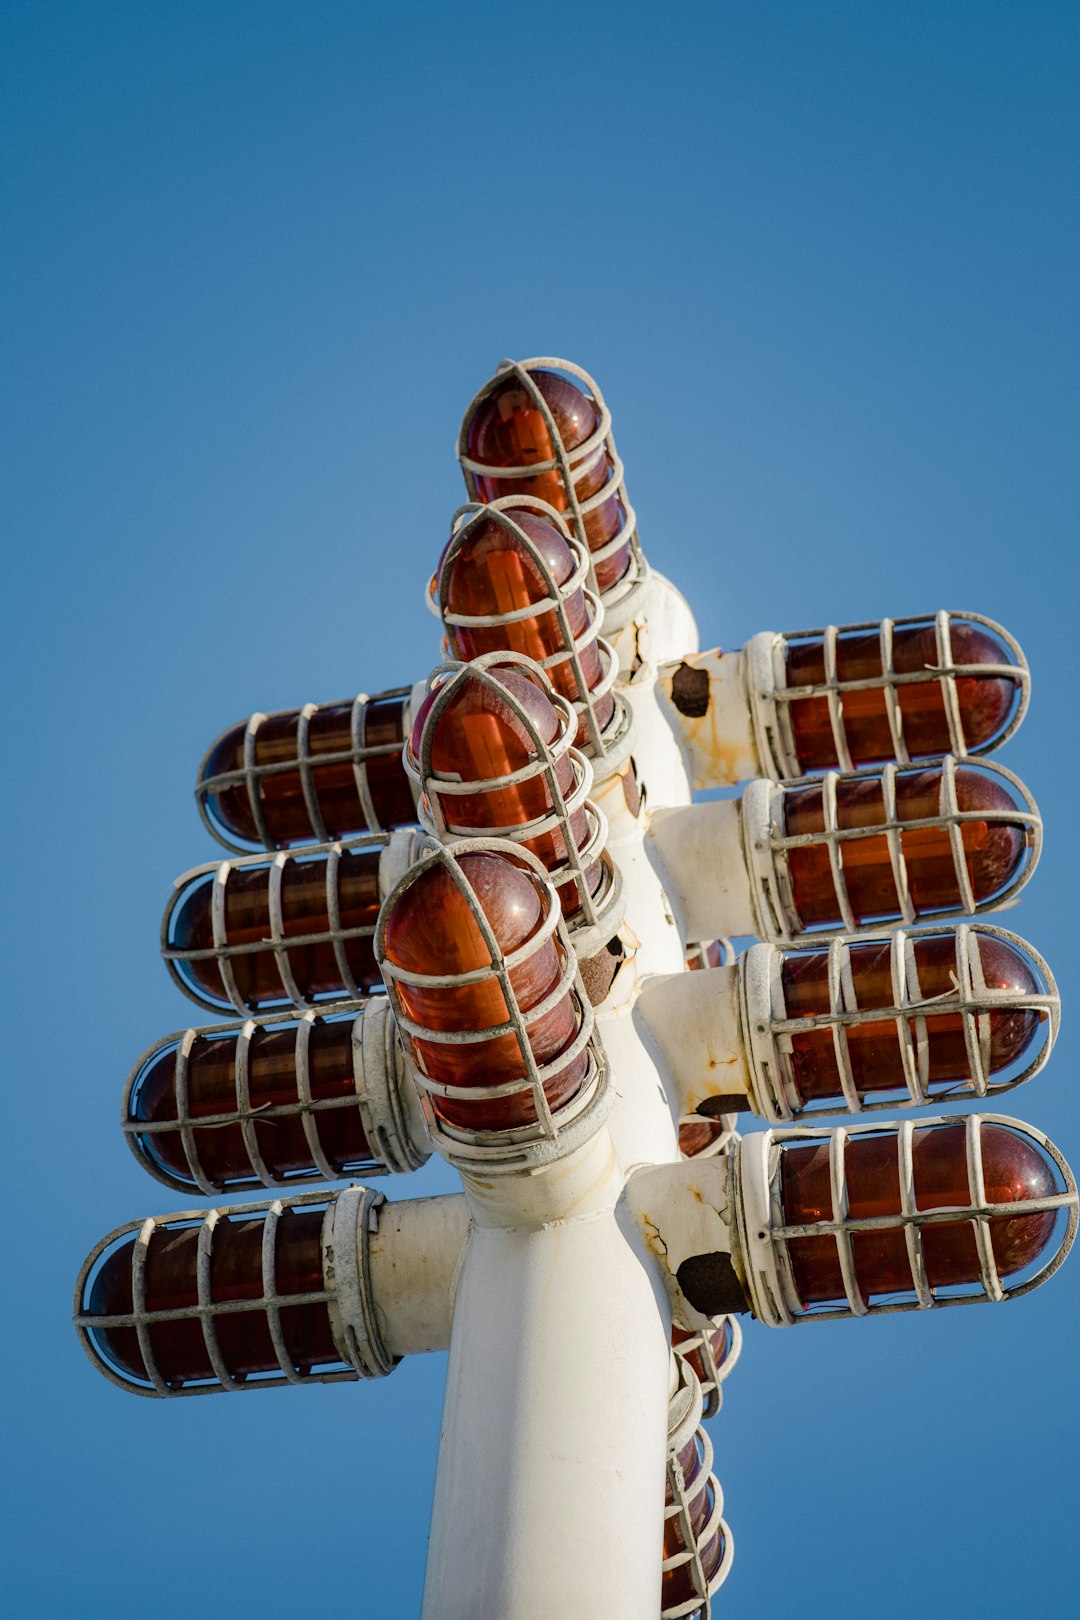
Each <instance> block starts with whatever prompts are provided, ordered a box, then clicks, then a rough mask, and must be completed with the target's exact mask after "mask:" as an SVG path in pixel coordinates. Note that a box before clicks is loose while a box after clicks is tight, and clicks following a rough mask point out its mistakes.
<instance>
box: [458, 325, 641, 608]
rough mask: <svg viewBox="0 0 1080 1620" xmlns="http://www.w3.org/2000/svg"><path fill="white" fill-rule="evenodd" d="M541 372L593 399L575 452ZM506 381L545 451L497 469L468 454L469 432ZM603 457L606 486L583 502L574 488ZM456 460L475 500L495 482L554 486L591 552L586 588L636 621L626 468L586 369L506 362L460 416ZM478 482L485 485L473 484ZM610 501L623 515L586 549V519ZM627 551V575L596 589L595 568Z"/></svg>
mask: <svg viewBox="0 0 1080 1620" xmlns="http://www.w3.org/2000/svg"><path fill="white" fill-rule="evenodd" d="M538 371H540V372H556V373H561V374H562V375H563V376H565V377H568V378H569V379H570V380H571V381H572V382H574V383H575V384H584V391H585V393H586V394H587V396H588V397H589V398H590V399H591V402H592V404H593V407H594V409H595V411H596V414H597V417H598V423H597V426H596V428H595V429H594V430H593V432H592V433H590V434H589V436H588V437H587V438H586V439H584V440H583V441H582V442H581V444H579V445H575V446H573V447H568V446H567V445H566V444H564V442H563V439H562V435H561V433H560V431H559V428H558V425H557V423H556V420H555V416H554V414H553V412H552V409H551V407H550V405H549V404H548V402H547V400H546V399H545V398H544V395H543V393H542V391H541V389H540V387H539V386H538V385H537V382H536V379H535V376H534V373H535V372H538ZM510 381H513V382H514V383H516V384H517V386H518V387H519V388H520V389H521V391H522V392H523V393H524V395H525V396H526V397H527V398H528V400H529V402H530V405H531V408H532V409H533V410H534V411H536V412H537V413H538V415H539V417H540V419H541V421H542V422H543V424H544V426H545V428H546V435H547V439H548V443H549V445H550V454H549V455H547V456H544V457H538V458H537V459H536V460H534V461H529V462H525V463H522V464H520V465H517V466H497V465H494V464H492V463H488V462H483V461H478V460H476V459H475V458H474V457H473V456H472V455H471V454H470V450H469V434H470V428H471V426H472V423H473V420H474V418H475V416H476V414H477V412H478V411H479V410H480V408H481V407H482V406H483V405H484V404H485V403H486V402H487V400H488V399H489V398H490V396H491V395H492V394H494V393H495V392H496V391H498V390H501V389H503V388H504V386H505V385H506V384H507V383H508V382H510ZM605 453H606V456H607V458H608V461H609V463H610V468H611V471H610V475H609V477H608V480H607V482H606V483H604V484H603V485H602V487H601V488H600V489H599V490H597V491H596V492H595V494H592V495H590V496H588V497H585V498H582V497H581V495H580V494H579V492H578V487H577V486H578V485H579V484H580V483H582V481H583V479H582V474H583V473H586V472H588V471H589V470H590V469H591V468H592V466H593V464H594V462H595V461H596V459H597V457H598V456H599V455H601V454H605ZM457 457H458V461H459V462H460V464H461V470H462V472H463V474H464V476H465V485H466V488H467V489H468V491H469V494H470V496H472V497H473V499H479V500H483V499H484V498H485V496H486V495H487V494H488V493H489V492H490V491H489V490H488V489H486V488H485V485H489V486H491V487H492V488H496V487H497V486H498V485H499V484H507V483H510V482H513V483H524V482H526V481H531V480H535V479H541V480H543V479H545V478H550V479H551V480H552V483H553V486H554V488H553V491H552V492H553V493H554V489H555V488H557V490H558V497H557V498H558V500H559V503H560V506H561V509H562V510H563V511H564V512H565V514H566V519H567V523H568V525H569V527H570V528H571V529H572V531H573V532H574V534H575V535H576V536H577V538H578V539H579V540H580V541H581V543H582V545H583V546H585V547H586V549H588V550H589V562H590V573H591V579H590V584H591V586H592V588H593V589H594V590H595V591H596V593H597V594H598V595H599V596H600V597H601V599H602V601H603V603H604V607H605V610H606V612H607V615H608V617H609V619H610V620H611V621H612V622H613V623H615V622H617V623H618V624H619V625H622V624H625V623H626V622H627V620H628V619H630V618H632V617H633V615H634V613H635V612H636V611H638V608H639V607H640V605H641V602H642V600H643V596H644V588H645V584H646V581H647V578H648V568H647V566H646V563H645V558H644V556H643V554H642V550H641V543H640V541H639V539H638V532H637V519H636V515H635V513H634V509H633V507H632V506H631V504H630V501H629V499H628V498H627V494H626V480H625V472H624V469H623V464H622V461H621V459H620V457H619V454H618V452H617V450H616V449H615V440H614V437H613V435H612V431H611V412H610V410H609V409H608V407H607V404H606V403H605V401H604V397H603V395H602V394H601V392H600V389H599V388H598V386H597V384H596V382H595V380H594V379H593V378H592V377H590V375H589V373H588V372H587V371H584V370H583V369H582V368H581V367H580V366H575V365H573V364H572V363H571V362H570V361H569V360H560V359H556V358H554V357H551V356H536V357H533V358H531V359H528V360H503V361H502V362H501V363H500V365H499V368H498V370H497V371H496V372H495V375H494V376H493V377H491V378H489V380H488V381H487V382H486V383H485V384H484V386H483V388H481V389H480V391H479V393H478V394H476V395H475V396H474V398H473V399H472V400H471V402H470V404H469V405H468V407H467V409H466V411H465V415H464V418H463V419H462V424H461V430H460V432H459V434H458V443H457ZM552 475H553V477H552ZM479 480H483V481H484V482H483V483H481V482H478V481H479ZM526 493H529V491H526ZM533 493H539V491H533ZM613 499H614V500H618V501H619V502H620V503H621V508H622V512H623V519H622V522H621V524H620V527H619V529H618V532H617V533H616V534H614V535H612V536H611V538H610V539H607V540H605V541H604V543H603V544H601V545H598V546H597V547H596V548H595V549H591V548H590V537H589V533H588V522H589V519H590V518H591V517H592V516H593V514H594V513H597V512H598V511H599V509H600V508H601V507H603V506H604V505H605V504H606V503H607V502H609V501H611V500H613ZM624 549H625V550H626V551H627V552H628V562H627V567H626V569H625V571H624V572H623V573H622V575H621V576H620V577H619V578H618V579H616V580H614V581H613V582H612V583H611V584H610V585H608V586H606V588H605V589H603V590H599V589H598V588H597V584H596V576H597V570H598V569H601V570H603V566H604V564H607V563H610V562H611V561H612V560H613V559H615V558H617V557H618V555H619V553H620V552H622V551H623V550H624Z"/></svg>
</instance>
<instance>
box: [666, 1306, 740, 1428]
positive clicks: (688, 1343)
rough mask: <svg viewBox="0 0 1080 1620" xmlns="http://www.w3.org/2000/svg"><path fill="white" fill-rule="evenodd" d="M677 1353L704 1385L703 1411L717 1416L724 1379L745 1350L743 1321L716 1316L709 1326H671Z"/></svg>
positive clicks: (702, 1396)
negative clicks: (743, 1348) (743, 1345)
mask: <svg viewBox="0 0 1080 1620" xmlns="http://www.w3.org/2000/svg"><path fill="white" fill-rule="evenodd" d="M671 1342H672V1346H673V1348H674V1350H675V1353H676V1355H677V1356H681V1357H682V1358H683V1359H684V1360H685V1361H687V1362H689V1364H690V1367H691V1370H692V1371H693V1373H694V1375H695V1376H696V1378H697V1381H698V1383H699V1384H700V1385H701V1399H702V1415H703V1416H704V1417H706V1418H711V1417H715V1416H716V1414H717V1412H719V1410H720V1407H721V1404H722V1400H723V1388H722V1386H723V1383H724V1380H725V1379H726V1378H727V1377H728V1375H729V1374H730V1373H731V1371H732V1369H733V1368H734V1366H735V1363H736V1362H737V1361H738V1359H739V1356H740V1355H741V1354H742V1344H743V1334H742V1325H741V1323H740V1322H739V1318H738V1317H737V1316H730V1315H727V1316H716V1317H713V1318H712V1320H711V1322H710V1325H709V1326H708V1327H707V1328H706V1327H703V1328H684V1327H680V1326H679V1325H678V1324H676V1325H675V1326H674V1327H673V1328H672V1335H671Z"/></svg>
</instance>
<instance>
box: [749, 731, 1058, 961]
mask: <svg viewBox="0 0 1080 1620" xmlns="http://www.w3.org/2000/svg"><path fill="white" fill-rule="evenodd" d="M976 785H978V788H977V787H976ZM961 792H963V795H964V796H965V797H968V798H971V797H976V798H977V797H979V796H982V797H987V798H989V799H991V800H992V799H993V798H995V797H997V798H998V799H999V800H1000V801H1001V802H1000V803H999V804H994V803H992V802H988V803H986V804H984V805H973V806H971V807H968V808H962V807H961V803H960V797H961ZM870 797H872V798H873V799H874V800H876V804H874V805H873V806H871V807H870V808H868V807H867V805H868V802H869V798H870ZM920 798H921V799H924V800H926V801H927V802H930V801H932V802H933V812H932V813H931V814H928V815H927V814H913V813H911V806H912V805H913V804H914V803H917V802H918V801H919V800H920ZM860 799H861V800H862V801H863V802H862V803H861V804H860V803H859V802H858V801H859V800H860ZM905 801H907V802H905ZM796 806H798V807H801V808H800V810H799V813H802V814H805V815H806V818H807V819H809V820H813V821H817V822H818V823H819V826H818V827H816V828H813V829H811V830H806V831H801V832H789V831H788V830H787V824H788V818H789V814H790V813H791V809H792V808H793V807H796ZM740 822H741V826H742V837H743V849H744V856H745V861H746V868H747V871H748V873H749V875H750V880H751V886H752V889H753V904H754V910H755V913H756V921H757V930H756V931H757V933H758V935H759V937H760V938H761V939H763V940H774V941H791V940H796V939H799V938H801V937H812V938H815V939H821V938H827V937H828V936H829V935H830V934H839V933H843V934H848V935H862V934H866V933H868V932H872V931H874V930H880V928H881V927H882V925H883V924H887V923H890V922H893V921H895V922H898V923H902V924H904V925H905V926H910V925H912V924H913V923H915V922H918V921H920V920H922V919H923V918H934V917H949V916H958V915H968V916H980V915H982V914H984V913H986V912H989V911H995V910H999V909H1001V908H1002V907H1004V906H1008V905H1009V904H1011V902H1012V901H1013V899H1014V898H1015V896H1016V895H1017V894H1018V893H1019V891H1020V890H1021V889H1022V888H1023V886H1024V884H1025V883H1027V882H1028V880H1029V879H1030V877H1031V875H1032V873H1033V872H1034V870H1035V867H1036V864H1037V863H1038V859H1039V855H1040V853H1041V850H1042V817H1041V816H1040V815H1039V811H1038V809H1037V807H1036V805H1035V801H1034V800H1033V799H1032V797H1031V795H1030V793H1029V792H1028V790H1027V788H1026V787H1025V786H1024V784H1023V783H1022V782H1021V781H1020V779H1019V777H1017V776H1014V775H1013V773H1012V772H1011V771H1009V770H1007V769H1006V768H1005V767H1004V766H1003V765H999V764H996V763H994V764H991V763H989V762H987V761H981V760H980V761H969V762H966V763H961V762H958V761H957V760H956V759H954V758H953V757H952V756H951V755H945V756H944V757H943V758H941V759H938V760H927V761H921V762H920V763H919V764H917V765H908V766H898V765H895V764H893V765H884V766H880V767H878V766H875V767H872V768H868V769H866V770H860V771H850V772H843V773H842V772H837V771H827V772H825V774H824V775H823V776H821V777H817V778H805V777H798V778H795V779H793V780H788V781H781V782H773V781H771V780H769V779H767V778H759V779H758V780H756V781H753V782H751V783H749V784H748V785H747V788H746V790H745V792H744V794H743V797H742V800H741V806H740ZM997 828H1001V829H1006V830H1010V829H1011V830H1012V832H1013V833H1014V834H1015V835H1016V838H1017V843H1016V848H1015V850H1014V851H1013V852H1012V857H1013V858H1011V861H1010V870H1008V871H1007V872H1005V874H1004V875H1003V877H1002V879H1001V880H1000V881H998V880H997V879H996V878H995V880H994V882H993V884H992V887H991V890H990V892H989V893H987V894H985V895H980V894H979V892H978V890H977V887H976V883H975V880H974V878H973V875H972V868H973V865H974V862H973V863H972V865H969V857H968V850H967V847H966V845H965V830H966V829H970V836H971V838H972V841H973V844H974V843H975V842H976V841H978V840H979V839H982V840H983V841H984V842H985V841H987V840H990V839H992V838H993V835H994V829H997ZM941 834H944V836H945V838H946V839H947V841H948V849H947V852H946V855H947V859H948V872H947V873H946V874H945V877H944V882H943V884H942V879H941V876H940V874H939V876H938V878H937V879H935V880H934V881H933V882H928V881H926V880H925V879H924V878H923V876H922V874H921V872H920V863H926V862H928V861H929V860H940V859H943V858H945V857H944V856H943V853H942V851H941V849H940V848H939V844H940V837H937V836H935V835H941ZM875 841H876V844H875ZM871 866H876V867H878V868H879V869H880V870H881V871H882V872H887V874H888V880H887V892H885V893H884V899H883V901H882V900H881V899H878V898H871V900H870V901H869V902H864V901H862V900H861V899H860V898H859V896H858V894H856V893H853V891H854V890H856V889H857V888H858V887H859V885H860V882H861V881H863V880H864V874H865V872H866V870H867V869H868V868H869V867H871ZM860 868H862V872H860ZM823 882H824V886H825V892H824V893H823V894H822V895H821V896H820V897H819V898H818V897H815V898H814V901H813V903H814V904H815V905H816V907H817V909H818V910H819V912H821V911H823V912H824V915H819V916H817V917H815V916H810V917H807V916H805V915H804V913H806V912H807V911H808V910H809V909H810V908H809V906H808V902H807V900H806V898H805V896H806V894H807V893H810V894H811V896H813V895H814V890H815V889H816V888H820V887H821V885H822V883H823ZM939 886H940V892H938V891H939ZM920 888H922V889H923V890H932V891H933V892H932V893H930V894H929V896H925V895H924V897H923V898H921V899H920V898H917V897H916V896H917V892H918V890H919V889H920ZM800 891H802V894H800Z"/></svg>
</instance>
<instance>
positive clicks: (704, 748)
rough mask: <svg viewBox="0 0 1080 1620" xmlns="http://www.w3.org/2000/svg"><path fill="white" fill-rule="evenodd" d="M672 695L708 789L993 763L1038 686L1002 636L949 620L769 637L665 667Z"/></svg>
mask: <svg viewBox="0 0 1080 1620" xmlns="http://www.w3.org/2000/svg"><path fill="white" fill-rule="evenodd" d="M660 685H661V690H662V691H663V693H664V695H665V697H666V700H667V703H668V705H669V712H670V713H671V716H672V720H673V723H674V725H675V728H676V731H677V733H678V734H679V735H680V736H681V738H682V740H683V743H684V746H685V747H686V750H687V754H688V758H689V763H690V767H691V774H692V776H693V778H694V785H695V786H696V787H703V788H704V787H714V786H716V785H718V784H721V783H734V782H737V781H741V780H743V779H745V778H748V777H752V776H773V777H778V778H786V777H796V776H805V775H807V774H809V773H810V772H812V771H820V770H829V769H832V768H839V769H840V770H843V771H852V770H855V769H857V768H859V767H861V766H864V765H873V764H885V763H888V762H890V761H892V762H894V763H897V764H901V765H906V764H909V763H910V762H911V761H912V760H918V759H927V758H934V757H937V756H940V755H942V754H953V755H955V756H956V757H957V758H958V759H962V758H965V757H967V756H969V755H981V754H985V753H988V752H989V751H990V750H991V749H994V748H1000V746H1001V745H1002V743H1004V742H1006V741H1007V740H1008V739H1009V738H1010V737H1011V736H1012V735H1013V733H1014V732H1015V730H1016V728H1017V726H1019V724H1020V722H1021V720H1022V719H1023V717H1024V714H1025V712H1026V709H1027V704H1028V696H1029V690H1030V677H1029V675H1028V667H1027V661H1026V660H1025V658H1024V655H1023V653H1022V652H1021V650H1020V648H1019V646H1018V645H1017V643H1016V642H1015V641H1014V639H1013V637H1012V636H1011V635H1010V634H1009V632H1008V631H1007V630H1004V629H1003V628H1002V627H1001V625H999V624H996V623H995V622H994V621H993V620H992V619H985V618H983V617H982V616H981V615H979V614H977V613H947V612H940V613H936V614H926V615H923V616H921V617H914V618H908V619H882V620H881V621H880V622H878V623H868V624H845V625H841V626H839V627H837V626H836V625H830V626H829V627H828V628H827V629H824V630H801V631H795V632H791V631H789V632H786V633H784V634H782V635H779V634H775V633H774V632H772V631H763V632H762V633H761V634H760V635H756V636H754V637H752V639H751V640H750V641H749V642H747V644H746V646H745V647H743V648H742V649H741V650H740V651H736V652H722V651H720V649H719V648H717V649H715V650H712V651H709V652H704V653H697V654H689V655H687V656H686V657H685V658H682V659H679V660H676V661H674V662H672V663H670V664H667V665H665V667H664V668H663V669H662V670H661V672H660Z"/></svg>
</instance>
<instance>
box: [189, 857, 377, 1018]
mask: <svg viewBox="0 0 1080 1620" xmlns="http://www.w3.org/2000/svg"><path fill="white" fill-rule="evenodd" d="M336 881H337V894H338V909H339V922H340V927H341V928H342V929H343V930H345V929H352V928H362V929H365V930H367V932H366V933H363V934H356V935H353V936H352V937H351V938H345V939H343V940H341V941H340V948H341V950H342V951H343V952H344V955H345V958H346V961H347V962H348V964H349V967H350V968H351V970H352V973H353V976H354V979H355V982H356V985H357V988H358V989H361V990H371V989H374V987H375V986H376V985H378V984H381V982H382V981H381V979H380V976H379V970H378V968H377V967H376V965H375V957H374V953H373V950H372V935H373V934H374V931H375V921H376V919H377V917H378V914H379V898H380V897H379V851H378V850H377V849H375V850H345V851H344V852H343V853H342V855H341V857H340V860H339V863H338V870H337V880H336ZM215 882H216V877H215V874H214V873H212V872H210V873H206V874H205V875H203V876H201V877H200V878H199V879H197V880H196V881H195V882H194V884H193V886H192V887H191V889H189V891H188V892H187V894H186V895H185V896H184V897H183V899H182V900H181V901H180V903H179V905H178V906H177V908H176V911H175V912H174V914H173V917H172V931H171V940H170V944H171V946H172V948H173V949H175V950H178V951H180V952H185V951H204V950H211V949H212V948H213V944H214V929H213V917H212V909H211V908H212V899H213V889H214V884H215ZM326 882H327V858H326V857H325V856H320V857H318V858H317V859H314V860H304V861H300V860H295V861H289V862H288V864H287V865H286V866H285V868H284V870H283V872H282V892H281V910H282V929H283V933H284V936H285V938H286V939H287V940H289V939H295V938H297V937H299V936H303V935H315V936H324V937H321V938H320V937H316V938H315V939H314V940H312V941H311V942H309V943H307V944H304V945H295V944H292V945H289V946H288V960H289V966H290V968H291V970H292V974H293V977H294V979H295V982H296V987H297V990H298V991H299V993H300V995H301V996H302V997H304V999H305V1000H309V1001H310V1000H314V999H316V998H322V999H328V998H333V997H342V996H349V995H352V994H354V993H355V992H354V991H353V989H352V987H351V986H350V985H347V984H346V983H345V981H344V977H343V974H342V971H341V964H340V962H339V961H338V957H337V953H336V951H335V949H334V943H333V940H332V938H331V937H330V932H331V929H330V916H329V911H328V907H327V897H326ZM224 908H225V931H226V939H227V942H228V943H227V947H226V955H227V957H228V959H229V962H230V965H231V967H232V971H233V976H234V978H235V981H236V987H237V992H238V994H239V996H240V999H241V1001H242V1003H243V1005H244V1006H245V1007H249V1008H258V1007H266V1006H272V1005H275V1004H280V1003H281V1002H282V1001H284V1000H287V999H288V997H287V995H286V992H285V988H284V986H283V984H282V980H281V974H280V971H279V969H278V965H277V961H276V959H275V957H274V952H273V947H272V945H271V944H270V935H271V926H270V868H269V867H268V866H255V867H244V866H238V867H233V868H231V869H230V870H229V873H228V876H227V878H226V880H225V897H224ZM245 945H247V946H254V947H256V948H255V949H248V950H240V949H237V947H240V946H245ZM176 966H177V970H178V972H179V974H180V976H181V978H182V979H183V980H184V982H185V984H186V985H189V986H190V987H191V988H192V989H193V990H194V991H196V992H197V993H198V994H199V995H202V996H205V997H206V999H207V1000H209V1001H211V1002H213V1003H214V1005H215V1006H220V1007H221V1008H222V1009H227V1008H230V1007H232V1006H233V1002H232V1000H231V998H230V996H229V993H228V990H227V989H226V986H225V981H224V980H223V978H222V976H221V969H220V966H219V964H218V961H217V958H216V957H213V956H206V957H200V958H196V959H194V960H191V959H185V958H183V957H181V958H180V959H179V960H177V962H176Z"/></svg>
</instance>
